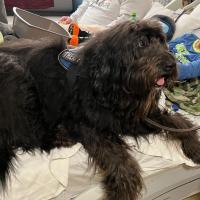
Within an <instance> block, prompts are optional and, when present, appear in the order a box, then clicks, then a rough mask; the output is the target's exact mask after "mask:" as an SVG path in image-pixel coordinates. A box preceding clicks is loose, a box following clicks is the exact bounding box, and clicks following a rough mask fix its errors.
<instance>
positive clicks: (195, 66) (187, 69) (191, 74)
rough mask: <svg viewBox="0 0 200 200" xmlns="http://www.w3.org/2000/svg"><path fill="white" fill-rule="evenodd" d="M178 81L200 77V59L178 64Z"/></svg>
mask: <svg viewBox="0 0 200 200" xmlns="http://www.w3.org/2000/svg"><path fill="white" fill-rule="evenodd" d="M178 71H179V73H178V79H179V80H184V79H191V78H197V77H200V59H199V60H196V61H193V62H188V63H186V64H182V63H178Z"/></svg>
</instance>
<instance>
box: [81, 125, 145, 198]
mask: <svg viewBox="0 0 200 200" xmlns="http://www.w3.org/2000/svg"><path fill="white" fill-rule="evenodd" d="M81 134H82V136H83V138H82V141H81V142H82V144H83V146H84V148H85V149H86V151H87V152H88V154H89V157H90V158H91V160H92V163H93V164H94V165H95V167H96V168H97V169H98V170H99V171H100V172H101V173H102V175H103V184H104V189H105V195H104V199H106V200H136V199H138V195H139V194H140V191H141V189H142V178H141V175H140V168H139V166H138V163H137V161H136V160H134V158H133V157H131V156H130V155H129V153H128V152H127V150H128V148H127V145H126V144H125V143H124V142H123V141H122V140H121V139H120V138H115V139H113V140H111V139H108V137H107V138H105V137H104V136H102V135H100V134H97V133H96V131H94V130H92V129H90V128H85V127H84V128H83V127H82V128H81Z"/></svg>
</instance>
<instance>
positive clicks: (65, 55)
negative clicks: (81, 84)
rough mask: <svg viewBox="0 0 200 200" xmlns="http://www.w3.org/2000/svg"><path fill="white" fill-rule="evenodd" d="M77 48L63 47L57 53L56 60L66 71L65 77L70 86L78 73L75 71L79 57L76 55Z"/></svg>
mask: <svg viewBox="0 0 200 200" xmlns="http://www.w3.org/2000/svg"><path fill="white" fill-rule="evenodd" d="M79 49H80V48H75V49H65V50H63V51H62V52H61V53H59V55H58V61H59V63H60V65H61V66H62V67H63V68H64V70H65V71H66V78H67V81H68V84H69V87H70V88H71V87H72V86H73V85H74V83H75V80H76V77H77V76H78V74H79V73H78V71H77V70H78V69H77V64H78V62H79V61H80V58H79V57H78V56H77V52H78V50H79Z"/></svg>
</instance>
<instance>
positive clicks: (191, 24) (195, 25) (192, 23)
mask: <svg viewBox="0 0 200 200" xmlns="http://www.w3.org/2000/svg"><path fill="white" fill-rule="evenodd" d="M199 28H200V19H199V18H197V17H193V16H191V15H187V14H184V15H182V16H181V17H180V18H179V19H178V21H177V22H176V32H175V34H174V37H173V38H177V37H179V36H181V35H183V34H184V33H190V32H193V33H195V34H197V32H196V31H195V29H197V31H198V30H199ZM197 35H198V34H197ZM198 36H199V35H198Z"/></svg>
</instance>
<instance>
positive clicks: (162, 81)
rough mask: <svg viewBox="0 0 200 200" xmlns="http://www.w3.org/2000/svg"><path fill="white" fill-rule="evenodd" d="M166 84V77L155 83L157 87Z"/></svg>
mask: <svg viewBox="0 0 200 200" xmlns="http://www.w3.org/2000/svg"><path fill="white" fill-rule="evenodd" d="M165 83H166V80H165V77H164V76H163V77H160V78H158V79H157V80H156V81H155V84H156V86H158V87H163V86H164V85H165Z"/></svg>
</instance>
